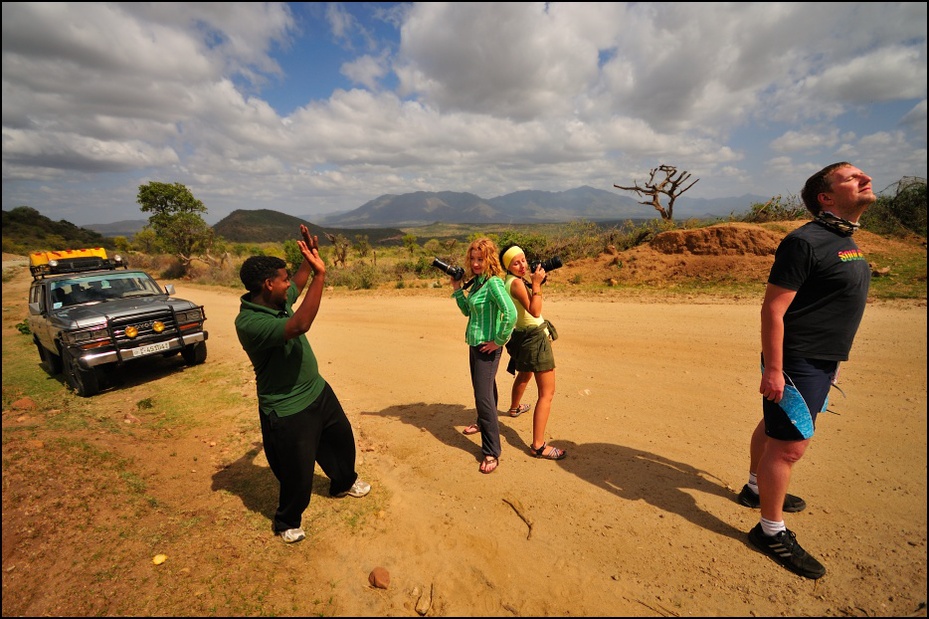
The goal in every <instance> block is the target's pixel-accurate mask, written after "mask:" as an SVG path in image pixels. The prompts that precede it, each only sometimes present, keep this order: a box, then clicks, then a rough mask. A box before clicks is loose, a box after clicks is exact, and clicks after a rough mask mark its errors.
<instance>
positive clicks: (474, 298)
mask: <svg viewBox="0 0 929 619" xmlns="http://www.w3.org/2000/svg"><path fill="white" fill-rule="evenodd" d="M452 297H453V298H454V299H455V302H456V303H457V304H458V309H460V310H461V313H462V314H464V315H465V316H467V317H468V326H467V327H466V328H465V341H466V342H467V343H468V346H478V345H479V344H483V343H484V342H490V341H493V342H496V343H497V345H498V346H503V345H504V344H506V342H507V340H509V339H510V334H511V333H512V332H513V326H514V325H515V324H516V306H515V305H514V304H513V299H511V298H510V293H509V292H507V291H506V288H505V287H504V285H503V279H501V278H499V277H497V276H495V275H492V276H490V277H487V278H486V279H478V280H477V281H476V282H475V283H474V285H473V286H471V292H469V293H468V295H467V296H465V293H464V291H463V290H462V289H461V288H459V289H458V290H456V291H454V292H453V293H452Z"/></svg>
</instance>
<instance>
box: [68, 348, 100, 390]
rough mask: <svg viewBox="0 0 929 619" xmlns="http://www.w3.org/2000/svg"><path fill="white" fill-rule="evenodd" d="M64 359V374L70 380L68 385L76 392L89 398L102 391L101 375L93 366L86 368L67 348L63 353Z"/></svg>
mask: <svg viewBox="0 0 929 619" xmlns="http://www.w3.org/2000/svg"><path fill="white" fill-rule="evenodd" d="M61 356H62V358H63V359H64V374H65V379H66V380H67V381H68V386H69V387H71V389H73V390H74V393H76V394H77V395H79V396H81V397H82V398H89V397H90V396H92V395H96V394H97V392H99V391H100V377H99V376H97V371H96V370H95V369H93V368H91V369H89V370H85V369H84V368H82V367H81V366H79V365H78V364H77V360H76V359H75V358H74V354H73V353H72V352H71V351H69V350H65V351H64V352H63V353H62V355H61Z"/></svg>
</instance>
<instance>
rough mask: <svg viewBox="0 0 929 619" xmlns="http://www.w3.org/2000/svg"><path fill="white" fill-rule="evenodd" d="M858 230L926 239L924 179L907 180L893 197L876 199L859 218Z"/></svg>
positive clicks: (899, 184) (901, 183)
mask: <svg viewBox="0 0 929 619" xmlns="http://www.w3.org/2000/svg"><path fill="white" fill-rule="evenodd" d="M861 226H862V227H863V228H865V229H867V230H868V231H869V232H874V233H876V234H884V235H892V236H902V235H906V234H911V233H912V234H918V235H919V236H922V237H925V236H926V179H924V178H917V177H913V176H908V177H904V178H902V179H900V180H899V181H898V182H897V183H896V191H895V194H894V195H893V196H879V197H878V199H877V201H876V202H875V203H874V204H872V205H871V207H870V208H868V210H867V211H865V213H864V215H862V216H861Z"/></svg>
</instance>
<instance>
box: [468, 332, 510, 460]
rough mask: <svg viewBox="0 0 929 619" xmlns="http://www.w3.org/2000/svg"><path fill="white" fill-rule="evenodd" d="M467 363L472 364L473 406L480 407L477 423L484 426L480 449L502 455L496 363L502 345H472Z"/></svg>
mask: <svg viewBox="0 0 929 619" xmlns="http://www.w3.org/2000/svg"><path fill="white" fill-rule="evenodd" d="M468 348H469V351H470V352H469V354H468V363H469V365H470V368H471V387H472V389H473V390H474V406H475V408H477V427H479V428H480V429H481V453H482V454H484V455H485V456H493V457H495V458H499V457H500V425H499V420H498V418H497V402H498V400H499V398H498V396H497V367H498V366H499V365H500V357H501V356H502V355H503V349H502V348H498V349H497V350H495V351H493V352H491V353H484V352H481V350H480V346H469V347H468Z"/></svg>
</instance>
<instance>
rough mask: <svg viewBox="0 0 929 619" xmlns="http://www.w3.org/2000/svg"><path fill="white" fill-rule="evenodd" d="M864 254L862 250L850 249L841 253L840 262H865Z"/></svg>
mask: <svg viewBox="0 0 929 619" xmlns="http://www.w3.org/2000/svg"><path fill="white" fill-rule="evenodd" d="M864 259H865V257H864V254H863V253H862V252H861V250H860V249H848V250H845V251H840V252H839V260H841V261H842V262H854V261H855V260H864Z"/></svg>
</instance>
